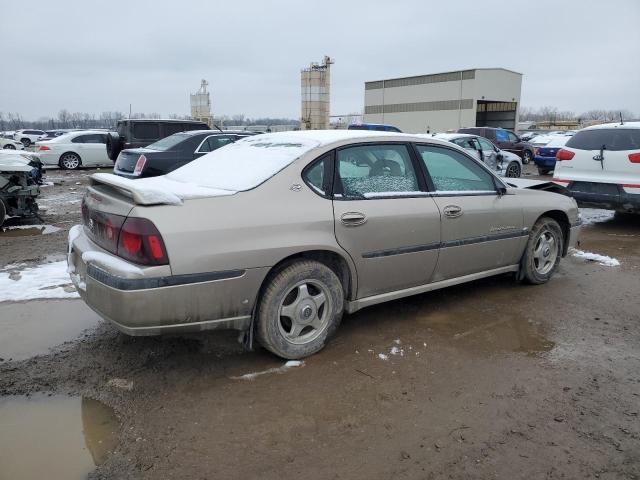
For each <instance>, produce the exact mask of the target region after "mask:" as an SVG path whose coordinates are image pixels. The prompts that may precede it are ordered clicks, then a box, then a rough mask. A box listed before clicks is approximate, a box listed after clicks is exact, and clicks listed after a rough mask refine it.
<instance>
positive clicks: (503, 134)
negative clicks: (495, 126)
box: [496, 130, 510, 142]
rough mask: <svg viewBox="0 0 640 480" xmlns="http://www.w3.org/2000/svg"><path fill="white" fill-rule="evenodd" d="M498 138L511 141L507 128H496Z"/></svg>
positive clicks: (498, 139) (500, 140) (501, 140)
mask: <svg viewBox="0 0 640 480" xmlns="http://www.w3.org/2000/svg"><path fill="white" fill-rule="evenodd" d="M496 140H497V141H498V142H509V141H510V139H509V133H508V132H507V131H506V130H496Z"/></svg>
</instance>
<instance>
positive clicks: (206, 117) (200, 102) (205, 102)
mask: <svg viewBox="0 0 640 480" xmlns="http://www.w3.org/2000/svg"><path fill="white" fill-rule="evenodd" d="M208 85H209V82H207V81H206V80H204V79H203V80H202V82H201V83H200V90H198V91H197V93H192V94H191V117H192V118H193V119H194V120H198V121H201V122H205V123H206V124H207V125H209V127H212V126H213V115H212V114H211V100H210V98H209V92H207V86H208Z"/></svg>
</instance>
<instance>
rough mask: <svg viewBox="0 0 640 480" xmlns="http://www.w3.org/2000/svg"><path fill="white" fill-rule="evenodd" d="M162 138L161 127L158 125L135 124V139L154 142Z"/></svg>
mask: <svg viewBox="0 0 640 480" xmlns="http://www.w3.org/2000/svg"><path fill="white" fill-rule="evenodd" d="M159 137H160V126H159V125H158V124H157V123H135V124H134V125H133V138H139V139H141V140H153V139H156V138H159Z"/></svg>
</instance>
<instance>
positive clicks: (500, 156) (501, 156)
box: [496, 152, 504, 160]
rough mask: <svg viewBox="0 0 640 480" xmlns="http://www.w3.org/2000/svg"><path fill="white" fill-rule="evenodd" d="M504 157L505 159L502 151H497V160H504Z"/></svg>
mask: <svg viewBox="0 0 640 480" xmlns="http://www.w3.org/2000/svg"><path fill="white" fill-rule="evenodd" d="M503 159H504V155H503V154H502V152H498V153H496V160H503Z"/></svg>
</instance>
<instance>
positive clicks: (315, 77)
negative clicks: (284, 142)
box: [300, 55, 334, 130]
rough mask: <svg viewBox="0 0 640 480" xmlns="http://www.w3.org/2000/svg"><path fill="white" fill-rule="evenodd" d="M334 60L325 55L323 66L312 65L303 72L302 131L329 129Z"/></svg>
mask: <svg viewBox="0 0 640 480" xmlns="http://www.w3.org/2000/svg"><path fill="white" fill-rule="evenodd" d="M333 63H334V62H333V59H331V58H329V57H328V56H326V55H325V57H324V59H323V62H322V64H321V65H319V64H317V63H315V62H314V63H312V64H311V65H310V66H309V68H305V69H303V70H302V71H301V78H302V118H301V122H300V128H301V129H302V130H326V129H328V128H329V106H330V101H329V92H330V87H331V65H332V64H333Z"/></svg>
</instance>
